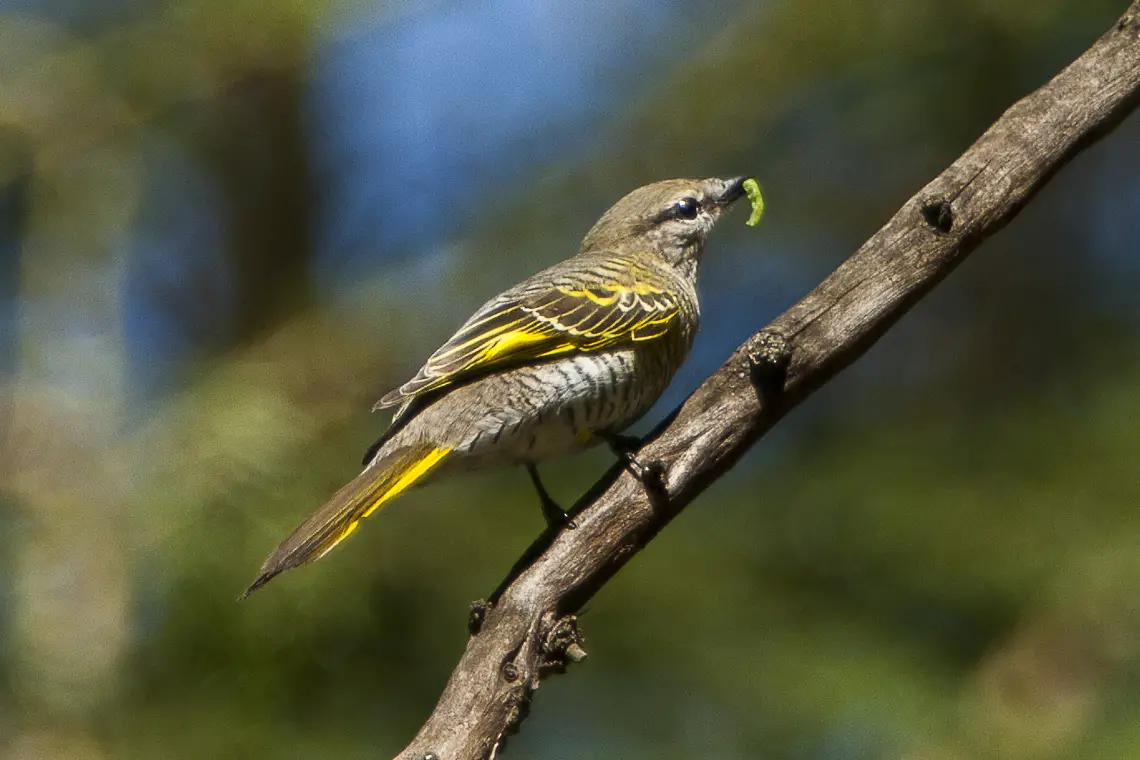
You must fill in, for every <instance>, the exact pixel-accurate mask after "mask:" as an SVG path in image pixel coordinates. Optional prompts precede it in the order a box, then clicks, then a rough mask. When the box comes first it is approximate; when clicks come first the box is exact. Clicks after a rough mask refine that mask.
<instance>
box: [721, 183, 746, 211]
mask: <svg viewBox="0 0 1140 760" xmlns="http://www.w3.org/2000/svg"><path fill="white" fill-rule="evenodd" d="M746 179H748V177H733V178H732V179H722V180H719V182H720V183H721V185H722V187H721V190H720V192H719V193H718V194H717V195H716V202H717V205H718V206H721V207H727V206H728V205H729V204H731V203H732V202H733V201H735V200H736V199H737V198H742V197H743V196H744V181H745V180H746Z"/></svg>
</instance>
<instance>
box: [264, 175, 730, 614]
mask: <svg viewBox="0 0 1140 760" xmlns="http://www.w3.org/2000/svg"><path fill="white" fill-rule="evenodd" d="M745 179H746V178H745V177H736V178H734V179H704V180H694V179H675V180H666V181H664V182H656V183H654V184H652V185H646V186H645V187H641V188H638V189H637V190H634V191H633V192H632V193H630V194H629V195H627V196H625V197H624V198H622V199H621V200H619V201H618V202H617V203H616V204H614V206H613V207H612V208H611V209H610V210H609V211H607V212H606V213H605V214H604V215H603V216H602V218H601V219H599V220H598V222H597V224H595V225H594V227H593V228H592V229H591V230H590V231H589V233H587V234H586V237H585V238H584V239H583V240H582V245H581V248H580V250H579V251H578V254H577V255H576V256H573V257H572V258H569V259H566V260H565V261H562V262H561V263H558V264H555V265H554V266H552V267H550V268H548V269H544V270H543V271H541V272H539V273H538V274H535V275H533V276H532V277H529V278H527V279H526V280H523V281H522V282H521V283H519V284H518V285H516V286H514V287H513V288H511V289H509V290H507V291H506V292H504V293H502V294H501V295H498V296H496V297H495V298H492V299H491V300H490V301H488V302H487V303H485V304H484V305H483V306H482V307H481V308H480V309H479V310H478V311H476V312H475V314H474V315H473V316H472V317H471V318H470V319H468V320H467V322H466V323H464V325H463V326H462V327H460V328H459V331H458V332H457V333H455V335H453V336H452V337H451V339H450V340H448V341H447V342H446V343H444V344H443V346H442V347H440V348H439V350H437V351H436V352H435V353H434V354H432V355H431V357H430V358H429V359H428V360H427V363H426V364H424V366H423V367H422V368H421V369H420V371H419V372H417V373H416V375H415V377H413V378H412V379H411V380H409V381H408V382H406V383H404V384H403V385H401V386H400V387H399V388H397V389H396V390H394V391H392V392H391V393H389V394H387V395H386V396H384V398H382V399H381V400H380V401H379V402H378V403H377V404H376V407H377V408H379V407H391V406H394V407H398V408H397V411H396V414H395V416H394V417H393V420H392V423H391V425H390V426H389V428H388V431H387V432H386V433H385V434H384V436H383V437H382V438H381V439H380V440H378V441H377V442H376V443H375V444H373V445H372V447H371V448H369V450H368V452H367V454H366V455H365V458H364V470H363V471H362V472H361V473H360V474H359V475H357V476H356V477H355V478H354V479H353V480H352V481H351V482H349V483H348V484H347V485H345V486H344V487H343V488H341V489H340V490H339V491H337V492H336V494H334V495H333V497H332V498H331V499H330V500H329V501H328V503H326V504H325V505H324V506H322V507H321V508H320V509H318V510H317V511H316V512H314V513H313V515H312V516H311V517H309V519H307V520H306V521H305V522H304V523H302V524H301V526H300V527H298V528H297V529H296V530H295V531H293V533H292V535H290V536H289V537H288V538H286V539H285V540H284V541H283V542H282V543H281V545H280V546H278V547H277V548H276V549H275V550H274V551H273V553H272V554H270V555H269V558H268V559H266V560H265V563H264V564H263V565H262V567H261V572H260V574H259V575H258V576H257V579H256V580H254V582H253V584H252V585H251V586H250V587H249V589H248V590H247V591H246V595H248V594H250V593H252V592H253V591H255V590H256V589H258V588H260V587H261V586H263V585H265V584H266V583H267V582H269V580H270V579H272V578H273V577H274V576H276V575H277V574H279V573H281V572H283V571H285V570H288V569H289V568H292V567H296V566H297V565H300V564H303V563H305V562H309V561H312V560H314V559H318V558H320V557H322V556H324V555H325V554H326V553H328V552H329V550H331V549H332V548H333V547H334V546H336V545H337V544H338V543H340V542H341V541H343V540H344V539H345V538H346V537H348V536H349V535H350V534H351V533H352V532H353V531H354V530H356V527H357V526H358V525H359V524H360V521H361V520H363V519H364V518H365V517H368V516H369V515H371V514H372V513H373V512H375V511H376V510H377V509H379V508H380V507H381V506H383V505H384V504H386V503H388V502H389V501H391V500H392V499H393V498H395V497H396V496H398V495H399V494H401V493H403V492H404V491H405V490H407V489H408V488H410V487H411V486H412V485H414V484H420V483H423V482H425V481H427V480H429V479H432V478H435V477H438V476H441V475H444V474H446V473H451V472H455V471H459V470H471V469H481V468H484V467H490V466H494V465H519V464H521V465H524V466H525V467H526V468H527V470H528V472H529V473H530V476H531V479H532V480H533V481H534V484H535V487H536V488H537V489H538V494H539V497H540V499H541V503H542V507H543V513H544V515H545V516H546V518H547V520H548V521H552V522H562V521H565V520H566V516H565V513H564V512H562V510H561V509H559V508H558V506H557V505H556V504H555V503H554V501H553V500H552V499H551V498H550V496H549V495H548V494H547V492H546V489H545V488H543V486H542V482H541V481H540V480H539V478H538V470H537V469H536V463H537V462H539V461H541V460H543V459H546V458H548V457H553V456H559V455H563V454H568V453H571V452H574V451H577V450H580V449H583V448H586V447H589V446H592V445H595V444H598V443H600V442H609V443H610V444H611V445H616V444H617V443H618V442H619V441H620V435H619V434H620V432H621V431H622V430H623V429H625V428H626V427H627V426H629V425H630V424H632V423H633V422H635V421H636V420H637V419H638V418H640V417H641V416H642V415H643V414H645V412H646V411H648V409H649V407H650V406H652V405H653V402H654V401H656V399H657V397H658V396H660V395H661V393H662V392H663V391H664V390H665V387H666V386H667V385H668V384H669V381H670V380H671V379H672V377H673V373H675V372H676V371H677V369H678V368H679V367H680V366H681V363H682V362H683V361H684V360H685V357H686V355H687V354H688V352H689V349H690V347H691V346H692V343H693V338H694V336H695V335H696V332H697V325H698V322H699V317H700V310H699V307H698V303H697V287H696V286H697V267H698V264H699V263H700V259H701V254H702V253H703V252H704V247H705V241H706V240H707V239H708V236H709V232H710V231H711V230H712V228H713V225H714V224H715V223H716V221H717V219H718V218H719V217H720V216H721V214H722V213H724V211H725V209H726V208H727V207H728V206H729V204H731V203H732V202H733V201H735V200H736V199H737V198H740V197H741V196H742V195H744V185H745Z"/></svg>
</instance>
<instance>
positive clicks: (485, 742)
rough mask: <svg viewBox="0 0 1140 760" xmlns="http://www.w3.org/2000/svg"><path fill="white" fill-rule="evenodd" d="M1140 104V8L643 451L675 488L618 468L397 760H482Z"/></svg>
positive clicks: (487, 618) (498, 601) (540, 547)
mask: <svg viewBox="0 0 1140 760" xmlns="http://www.w3.org/2000/svg"><path fill="white" fill-rule="evenodd" d="M1138 103H1140V0H1136V2H1133V3H1132V5H1131V6H1130V7H1129V9H1128V12H1127V13H1126V14H1125V15H1124V16H1123V17H1121V19H1120V20H1119V21H1118V22H1117V23H1116V24H1114V25H1113V27H1112V29H1110V30H1109V31H1108V32H1107V33H1106V34H1105V35H1104V36H1103V37H1101V38H1100V39H1099V40H1098V41H1097V42H1096V43H1095V44H1094V45H1093V46H1092V47H1091V48H1090V49H1089V50H1088V51H1087V52H1085V54H1084V55H1082V56H1081V57H1080V58H1079V59H1077V60H1076V61H1075V62H1074V63H1072V64H1071V65H1070V66H1069V67H1068V68H1066V69H1065V70H1064V71H1062V72H1061V73H1060V74H1059V75H1058V76H1057V77H1055V78H1054V79H1053V80H1052V81H1051V82H1049V83H1048V84H1046V85H1045V86H1044V87H1042V88H1040V89H1039V90H1037V91H1036V92H1034V93H1033V94H1031V95H1029V96H1028V97H1026V98H1024V99H1022V100H1021V101H1019V102H1018V103H1016V104H1015V105H1014V106H1013V107H1012V108H1010V109H1009V110H1008V111H1006V113H1005V114H1004V115H1002V117H1001V118H1000V119H999V120H998V121H997V123H995V124H994V125H993V126H992V127H990V129H989V130H988V131H986V133H985V134H983V135H982V137H981V138H980V139H979V140H978V141H977V142H976V143H974V145H973V146H971V147H970V149H969V150H967V151H966V152H965V153H964V154H962V156H961V157H960V158H959V159H958V160H957V161H955V162H954V163H953V164H952V165H951V166H950V167H949V168H948V169H946V170H945V171H944V172H942V174H940V175H939V176H938V177H936V178H935V179H934V180H933V181H932V182H930V184H928V185H927V186H926V187H924V188H923V189H922V190H921V191H920V192H919V193H918V194H917V195H915V196H914V197H913V198H911V199H910V200H909V201H907V202H906V204H904V205H903V207H902V208H901V209H900V210H899V212H898V213H897V214H895V216H894V217H893V218H892V219H891V220H890V221H889V222H887V224H886V225H885V226H884V227H883V228H882V229H880V230H879V231H878V232H877V233H875V235H874V236H873V237H872V238H871V239H870V240H868V241H867V242H866V243H865V244H864V245H863V246H862V247H861V248H860V249H859V250H858V251H857V252H856V253H855V255H853V256H852V257H851V258H849V259H848V260H847V261H846V262H844V263H843V264H842V265H841V266H840V267H839V268H838V269H837V270H836V271H835V272H833V273H832V274H831V275H830V276H829V277H828V278H827V279H826V280H824V281H823V282H822V283H821V284H820V285H819V286H818V287H816V288H815V289H814V290H813V291H811V292H810V293H809V294H808V295H807V296H806V297H804V299H803V300H802V301H800V302H799V303H797V304H796V305H795V306H793V307H792V308H791V309H789V310H788V311H787V312H785V313H784V314H783V315H781V316H780V317H779V318H777V319H776V320H775V321H773V322H772V323H771V324H769V325H768V326H767V327H765V328H764V329H763V330H761V331H760V332H759V333H757V334H756V335H754V336H752V337H751V338H750V339H749V340H748V341H746V342H745V343H744V345H742V346H741V347H740V348H738V349H737V350H736V352H735V353H734V354H733V355H732V357H731V358H730V359H729V360H728V361H727V362H726V363H725V364H724V366H722V367H721V368H720V369H719V370H718V371H717V372H716V373H715V374H714V375H712V376H711V377H709V378H708V379H707V380H705V382H704V383H703V384H702V385H701V386H700V387H699V388H698V389H697V390H696V391H695V392H694V393H693V395H692V396H690V397H689V398H688V400H686V401H685V403H684V404H683V405H682V406H681V408H680V409H679V410H678V411H677V412H676V413H675V415H674V416H673V417H672V418H671V419H670V420H668V421H666V422H665V423H663V424H662V425H661V426H660V427H659V428H658V429H657V430H656V431H655V432H654V434H653V435H652V436H651V437H650V442H649V443H648V444H646V445H645V446H644V447H643V448H642V449H641V451H640V452H639V453H638V455H637V456H638V458H639V459H640V460H641V461H642V462H648V461H653V462H660V463H661V465H662V466H663V472H664V476H663V485H664V489H665V493H663V494H661V495H660V496H659V497H655V498H653V499H650V498H649V497H648V495H647V493H646V490H645V489H644V488H643V487H642V485H641V483H640V482H639V481H637V480H636V479H635V478H634V477H633V476H632V475H630V474H629V473H627V472H623V471H622V470H621V468H620V467H615V468H613V469H612V470H611V471H610V472H609V473H607V475H606V476H605V477H603V478H602V480H601V481H600V482H599V483H597V484H596V485H595V486H594V487H593V488H592V489H591V490H590V492H589V493H588V494H586V496H584V497H583V498H582V499H581V500H580V501H579V503H578V505H576V507H575V509H574V510H573V515H574V520H575V522H576V523H577V525H578V527H577V528H576V529H573V530H563V531H561V532H558V533H549V532H548V533H546V534H543V535H542V536H540V537H539V539H538V540H537V541H535V543H534V544H533V545H532V546H531V547H530V548H529V549H528V550H527V552H526V554H525V555H524V556H523V558H522V559H521V560H520V561H519V562H518V563H517V564H516V566H515V567H514V568H513V569H512V571H511V573H510V575H509V576H508V578H507V580H506V581H504V584H503V585H502V586H500V588H499V589H498V590H497V591H496V592H495V594H494V595H493V596H492V601H491V602H490V603H487V604H477V605H475V606H474V607H473V609H472V617H471V626H470V627H471V632H472V635H471V638H470V640H469V641H468V644H467V649H466V651H465V652H464V654H463V657H462V659H461V660H460V662H459V665H458V666H457V667H456V669H455V671H454V672H453V673H452V676H451V679H450V681H449V682H448V684H447V687H446V688H445V689H444V692H443V695H442V696H441V697H440V700H439V703H438V704H437V705H436V708H435V711H434V712H433V713H432V716H431V718H430V719H429V720H428V722H427V723H426V724H425V725H424V726H423V727H422V728H421V729H420V732H419V734H418V735H417V736H416V737H415V739H414V740H413V741H412V743H411V744H410V745H409V746H408V747H407V748H406V749H405V750H404V751H403V752H402V753H401V754H400V755H399V757H400V759H401V760H424V759H425V758H438V760H484V759H485V758H493V757H494V756H495V755H496V754H497V753H498V751H499V750H500V748H501V746H502V743H503V741H504V739H505V737H506V736H507V735H509V734H511V733H513V732H514V731H516V730H517V729H518V725H519V723H520V722H521V720H522V719H523V718H524V717H525V716H526V714H527V711H528V709H529V706H530V701H531V698H532V695H533V692H534V690H535V689H536V688H538V685H539V682H540V680H541V678H542V677H543V676H545V675H546V674H547V673H549V672H555V671H561V670H562V669H564V668H565V666H566V665H567V664H568V663H570V662H573V661H577V660H579V659H581V658H582V657H584V656H585V653H584V652H583V651H582V649H581V646H580V643H581V642H580V640H579V638H578V634H577V626H576V620H575V617H574V613H575V612H576V611H577V610H579V609H580V608H581V607H582V605H583V604H584V603H585V602H586V601H587V600H588V599H590V597H592V596H593V595H594V594H595V593H596V592H597V591H598V590H599V589H600V588H601V587H602V586H603V585H605V583H606V582H607V581H608V580H609V579H610V578H611V577H612V576H613V575H614V574H615V573H616V572H617V571H618V570H619V569H620V568H621V567H622V566H623V565H624V564H625V563H626V562H627V561H628V560H629V559H630V557H632V556H633V555H634V554H636V553H637V552H638V551H639V550H641V549H642V548H643V547H644V546H646V544H648V543H649V541H651V540H652V539H653V537H654V536H655V535H656V534H657V533H658V531H660V530H661V529H662V528H663V527H665V526H666V525H667V524H668V523H669V521H670V520H671V519H672V518H673V517H674V516H675V515H677V514H678V513H679V512H680V511H681V510H682V509H684V507H685V506H687V505H688V504H689V503H690V502H691V501H692V500H693V499H694V498H696V496H697V495H698V494H700V493H701V492H702V491H703V490H704V489H705V488H707V487H708V486H709V485H710V484H712V483H713V481H715V480H716V479H717V478H718V477H720V476H721V475H723V474H724V473H725V472H726V471H727V470H728V469H729V468H730V467H732V466H733V465H734V464H735V463H736V462H737V461H738V460H739V459H740V457H741V456H742V455H743V454H744V452H745V451H747V450H748V448H749V447H750V446H751V445H752V444H753V443H755V442H756V440H757V439H758V438H760V436H762V435H763V434H764V433H765V432H767V431H768V430H769V429H770V428H771V427H772V426H773V425H774V424H776V422H778V421H779V420H780V419H781V418H782V417H783V416H784V415H785V414H786V413H787V412H788V411H789V410H790V409H792V408H794V407H795V406H796V405H797V404H799V403H800V402H802V401H803V400H804V399H805V398H807V397H808V396H809V395H810V394H811V393H812V392H813V391H815V390H816V389H817V388H819V387H820V386H821V385H823V384H824V383H825V382H827V381H828V380H829V379H830V378H832V377H833V376H834V375H835V374H836V373H838V372H839V371H840V370H842V369H843V368H844V367H846V366H847V365H848V364H850V363H851V362H853V361H854V360H855V359H857V358H858V357H859V356H861V355H862V354H863V353H864V352H866V350H867V349H868V348H870V347H871V345H873V344H874V342H875V341H876V340H877V339H878V338H879V337H880V336H881V335H882V334H883V333H884V332H886V331H887V330H888V329H889V328H890V327H891V326H892V325H893V324H894V323H895V322H896V321H898V319H899V318H900V317H902V315H903V314H905V313H906V312H907V311H908V310H909V309H910V308H911V307H912V306H913V305H914V304H915V303H916V302H917V301H918V300H919V299H920V298H922V296H924V295H925V294H926V293H927V292H928V291H929V290H930V289H931V288H933V287H934V286H935V285H936V284H937V283H938V282H939V281H941V280H942V278H944V277H945V276H946V275H947V274H949V273H950V272H951V271H952V270H953V269H954V267H956V266H957V265H958V264H959V263H960V262H961V261H962V260H963V259H964V258H965V257H966V256H967V255H968V254H969V253H970V252H972V251H973V250H974V249H976V248H977V247H978V245H979V244H980V243H981V242H982V241H983V240H985V239H986V238H987V237H989V236H990V235H992V234H994V233H995V232H997V231H998V230H999V229H1001V228H1002V227H1003V226H1005V224H1006V223H1008V222H1009V220H1010V219H1012V218H1013V217H1014V216H1015V215H1016V214H1017V213H1018V211H1020V210H1021V208H1022V207H1023V206H1024V205H1025V204H1026V203H1027V202H1028V201H1029V200H1030V199H1031V198H1032V197H1033V195H1034V194H1035V193H1037V191H1038V190H1040V189H1041V188H1042V187H1044V185H1045V183H1046V182H1048V180H1049V179H1050V177H1052V175H1053V174H1054V173H1055V172H1056V171H1057V170H1058V169H1060V168H1061V167H1062V166H1064V165H1065V164H1066V163H1067V162H1068V161H1069V160H1070V159H1072V158H1073V156H1075V155H1076V154H1077V153H1079V152H1080V151H1081V150H1083V149H1084V148H1086V147H1088V146H1089V145H1090V144H1091V143H1093V142H1094V141H1095V140H1097V139H1099V138H1100V137H1102V136H1104V135H1105V134H1107V133H1108V132H1109V131H1111V130H1112V129H1113V128H1114V127H1115V126H1116V125H1117V124H1119V123H1120V121H1121V120H1123V119H1124V117H1125V116H1126V115H1127V114H1128V113H1130V112H1131V111H1132V110H1133V109H1134V108H1135V107H1136V106H1137V104H1138Z"/></svg>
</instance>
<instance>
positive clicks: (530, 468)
mask: <svg viewBox="0 0 1140 760" xmlns="http://www.w3.org/2000/svg"><path fill="white" fill-rule="evenodd" d="M526 472H527V474H528V475H530V482H531V483H534V489H535V490H536V491H538V499H539V503H540V505H541V506H542V516H543V517H544V518H546V524H547V525H549V526H552V527H553V526H558V527H561V526H566V527H567V528H577V527H578V525H577V524H576V523H575V522H574V521H573V520H571V519H570V516H569V515H568V514H566V512H565V510H563V509H562V507H560V506H558V502H556V501H555V500H554V499H553V498H552V497H551V496H550V493H549V492H548V491H547V490H546V486H544V485H543V484H542V479H541V478H539V477H538V467H536V466H535V465H534V463H533V462H527V465H526Z"/></svg>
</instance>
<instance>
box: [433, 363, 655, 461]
mask: <svg viewBox="0 0 1140 760" xmlns="http://www.w3.org/2000/svg"><path fill="white" fill-rule="evenodd" d="M675 369H676V368H675V367H674V366H672V363H671V362H670V361H668V359H667V357H665V356H658V355H656V354H654V353H650V352H643V351H638V350H634V349H631V350H626V351H617V352H606V353H599V354H586V355H580V356H574V357H569V358H563V359H557V360H554V361H551V362H547V363H544V364H538V365H534V366H528V367H521V368H518V369H515V370H511V371H508V372H504V373H501V374H497V375H493V376H491V377H488V378H485V379H483V380H480V381H478V382H475V383H472V384H471V385H469V386H464V387H462V388H459V389H457V390H455V391H453V392H452V393H450V394H448V395H447V396H446V397H444V398H443V399H441V400H440V401H439V402H437V403H436V404H434V405H433V406H432V407H431V408H429V409H426V410H424V412H423V415H424V416H432V417H436V416H438V417H439V418H440V419H441V420H442V419H444V418H445V417H449V418H450V419H449V424H448V425H447V427H448V429H447V430H446V431H445V432H444V434H443V436H442V438H443V440H440V441H439V443H444V444H448V445H451V446H453V447H454V451H455V453H456V454H458V455H459V456H456V457H452V458H451V459H450V462H451V464H450V466H449V468H448V469H481V468H483V467H489V466H495V465H510V464H519V463H523V462H538V461H541V460H543V459H548V458H551V457H558V456H564V455H567V454H570V453H573V452H575V451H579V450H582V449H585V448H588V447H590V446H593V445H596V444H597V443H599V442H600V440H601V439H600V438H599V437H598V435H599V434H604V433H609V432H618V431H620V430H622V429H624V428H625V427H627V426H628V425H630V424H632V423H633V422H635V421H636V420H637V419H638V418H640V417H641V416H642V415H643V414H644V413H645V412H646V411H647V410H648V409H649V407H650V406H652V405H653V402H654V401H655V400H656V399H657V397H658V396H659V395H660V394H661V392H662V391H663V390H664V389H665V386H666V385H667V384H668V382H669V380H670V378H671V377H672V374H673V371H674V370H675ZM425 422H427V420H425ZM433 427H434V425H433Z"/></svg>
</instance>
